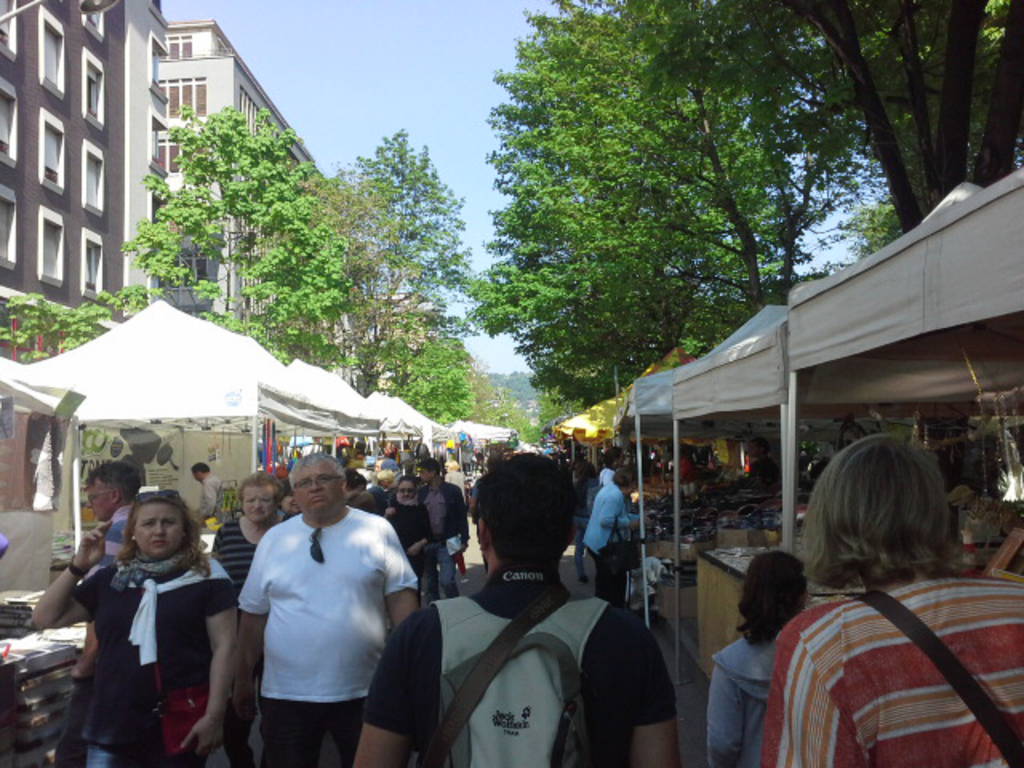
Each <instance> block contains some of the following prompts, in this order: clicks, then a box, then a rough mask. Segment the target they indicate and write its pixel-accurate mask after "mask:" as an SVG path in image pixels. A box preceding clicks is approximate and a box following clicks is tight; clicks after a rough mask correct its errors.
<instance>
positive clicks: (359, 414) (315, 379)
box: [261, 360, 381, 435]
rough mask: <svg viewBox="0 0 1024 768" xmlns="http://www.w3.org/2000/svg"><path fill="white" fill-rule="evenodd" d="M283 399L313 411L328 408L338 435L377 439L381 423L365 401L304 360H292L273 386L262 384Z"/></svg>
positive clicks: (333, 375) (345, 384)
mask: <svg viewBox="0 0 1024 768" xmlns="http://www.w3.org/2000/svg"><path fill="white" fill-rule="evenodd" d="M261 385H262V386H263V387H264V388H265V389H267V390H270V391H273V392H275V393H277V394H278V395H279V396H280V397H285V398H290V399H296V400H301V401H302V402H304V403H306V404H307V405H309V406H310V407H312V408H327V409H329V411H330V415H331V417H332V418H333V420H334V422H335V423H336V424H337V426H338V429H337V431H338V432H339V433H344V434H349V435H376V434H377V433H378V432H380V422H381V419H380V417H379V416H378V415H377V413H376V409H375V408H374V407H373V406H372V405H371V404H370V403H368V402H367V400H366V398H365V397H363V396H362V395H360V394H359V393H358V392H356V391H355V390H354V389H353V388H352V386H351V385H350V384H349V383H348V382H347V381H345V380H344V379H343V378H341V376H338V375H337V374H334V373H330V372H328V371H325V370H324V369H323V368H318V367H317V366H315V365H310V364H309V363H305V362H303V361H301V360H293V361H292V362H291V363H290V364H289V365H288V367H287V368H285V369H284V370H283V371H280V372H278V373H277V374H275V375H274V376H273V379H272V380H271V381H270V383H269V384H268V383H261Z"/></svg>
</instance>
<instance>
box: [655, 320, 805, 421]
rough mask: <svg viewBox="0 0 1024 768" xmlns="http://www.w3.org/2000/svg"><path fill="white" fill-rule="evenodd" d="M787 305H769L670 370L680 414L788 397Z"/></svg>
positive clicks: (727, 410) (752, 407)
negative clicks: (714, 344)
mask: <svg viewBox="0 0 1024 768" xmlns="http://www.w3.org/2000/svg"><path fill="white" fill-rule="evenodd" d="M785 333H786V307H784V306H776V305H770V306H767V307H765V308H764V309H762V310H761V311H760V312H758V313H757V314H756V315H754V316H753V317H752V318H750V319H749V320H748V321H747V322H746V323H744V324H743V325H742V326H740V327H739V328H738V329H737V330H736V331H735V332H734V333H733V334H732V335H731V336H729V338H727V339H726V340H725V341H723V342H722V343H721V344H719V345H718V346H717V347H715V348H714V349H713V350H711V351H710V352H708V354H706V355H704V357H702V358H700V359H699V360H697V361H696V362H693V363H690V364H689V365H684V366H681V367H679V368H676V369H675V370H674V371H673V372H672V373H673V374H674V379H673V383H672V391H673V394H672V402H673V411H674V414H675V417H676V418H677V419H694V418H703V417H708V416H712V415H716V414H737V413H745V412H751V411H758V410H761V409H765V408H771V407H773V406H777V405H779V404H781V403H783V402H784V401H785V399H786V375H785V374H786V361H785V349H786V345H785Z"/></svg>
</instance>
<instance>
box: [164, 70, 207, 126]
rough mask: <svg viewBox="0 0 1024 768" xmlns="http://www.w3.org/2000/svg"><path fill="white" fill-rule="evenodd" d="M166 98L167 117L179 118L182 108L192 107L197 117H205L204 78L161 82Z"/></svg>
mask: <svg viewBox="0 0 1024 768" xmlns="http://www.w3.org/2000/svg"><path fill="white" fill-rule="evenodd" d="M163 88H164V95H166V96H167V116H168V117H181V108H182V107H192V109H194V110H195V111H196V115H198V116H199V117H206V78H205V77H189V78H183V79H178V80H165V81H164V82H163Z"/></svg>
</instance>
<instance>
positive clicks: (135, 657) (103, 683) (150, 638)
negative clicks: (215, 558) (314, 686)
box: [32, 491, 235, 768]
mask: <svg viewBox="0 0 1024 768" xmlns="http://www.w3.org/2000/svg"><path fill="white" fill-rule="evenodd" d="M106 529H107V525H106V524H102V525H100V526H97V527H96V528H95V529H93V530H92V531H90V532H89V533H88V534H86V535H85V536H83V537H82V543H81V545H80V546H79V548H78V551H77V552H76V553H75V555H74V557H73V558H72V560H71V565H70V566H69V567H68V569H67V570H66V571H65V572H64V573H62V574H61V575H60V576H59V577H58V578H57V580H56V581H54V582H53V584H51V585H50V588H49V589H47V590H46V593H45V594H44V595H43V597H42V598H40V600H39V603H38V605H37V606H36V608H35V611H34V612H33V615H32V619H33V622H34V623H35V625H36V626H37V627H40V628H45V627H63V626H68V625H70V624H75V623H78V622H82V621H90V620H91V621H95V622H96V630H97V634H98V636H99V642H100V651H99V660H98V662H97V666H96V678H95V686H96V687H95V693H94V695H93V700H92V706H91V709H90V711H89V715H88V718H87V720H86V725H85V729H84V731H83V735H84V737H85V740H86V741H87V742H88V743H89V757H88V763H87V765H88V767H89V768H193V767H194V766H202V765H204V764H205V762H206V756H207V755H208V754H209V753H210V752H212V751H213V750H215V749H216V748H217V747H218V746H220V744H221V741H222V731H223V721H224V711H225V708H226V706H227V702H228V691H229V689H230V683H231V672H232V661H231V656H232V653H233V650H234V643H235V593H234V589H233V588H232V586H231V581H230V579H229V578H228V576H227V573H225V571H224V569H223V568H222V567H221V566H220V564H219V563H217V562H211V561H210V560H209V558H207V557H206V555H204V554H203V553H202V550H201V545H200V542H199V525H198V523H197V521H196V519H195V518H194V517H193V516H192V515H191V514H190V512H189V510H188V508H187V507H186V506H185V503H184V502H183V501H182V499H181V497H180V496H178V494H177V493H176V492H175V491H156V492H154V493H142V494H139V497H138V499H137V500H136V502H135V506H134V507H133V508H132V512H131V515H130V517H129V518H128V523H127V526H126V528H125V544H124V547H123V548H122V549H121V553H120V554H119V555H118V559H117V562H116V564H115V565H111V566H108V567H106V568H100V569H98V570H95V572H93V573H90V574H89V576H88V578H86V579H85V581H83V582H82V583H81V584H79V583H78V582H79V580H81V579H82V578H83V577H85V576H86V574H87V573H88V572H89V571H90V569H94V566H96V565H97V564H98V563H99V561H100V558H101V557H102V556H103V552H104V535H105V534H106Z"/></svg>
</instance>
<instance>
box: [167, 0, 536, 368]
mask: <svg viewBox="0 0 1024 768" xmlns="http://www.w3.org/2000/svg"><path fill="white" fill-rule="evenodd" d="M549 8H550V3H549V2H547V0H333V1H331V2H326V1H322V0H290V1H289V2H274V3H272V2H268V1H267V0H230V2H229V1H228V0H163V11H164V15H165V16H166V17H167V19H168V20H169V21H187V20H194V19H210V18H212V19H216V20H217V22H218V23H219V24H220V26H221V28H222V29H223V30H224V33H225V34H226V35H227V36H228V38H229V39H230V40H231V43H232V45H233V46H234V47H235V49H236V51H237V52H238V53H239V54H240V55H241V56H242V58H243V59H245V62H246V64H248V65H249V68H250V69H251V70H252V71H253V73H254V74H255V75H256V77H257V78H258V79H259V81H260V83H261V84H262V85H263V87H264V89H265V90H266V91H267V93H268V94H269V95H270V98H271V99H273V101H274V103H275V104H276V105H277V107H278V109H280V110H281V112H282V113H283V114H284V116H285V118H286V119H287V120H288V121H289V122H290V123H291V125H292V127H293V128H295V130H296V131H297V132H298V134H299V135H300V136H301V137H302V138H303V140H304V141H305V142H306V145H307V146H308V147H309V149H310V151H311V152H312V153H313V155H314V157H315V158H316V161H317V164H318V165H319V166H320V169H321V170H322V171H324V172H325V173H333V172H334V171H335V170H336V169H337V168H338V167H340V166H348V165H350V164H351V163H352V162H353V161H354V160H355V159H356V157H358V156H360V155H369V154H371V153H372V152H373V150H374V148H375V147H376V146H377V145H378V144H379V143H380V141H381V139H382V138H383V137H385V136H390V135H392V134H393V133H395V132H396V131H399V130H402V129H405V130H406V131H408V132H409V137H410V140H411V142H412V144H413V145H414V146H416V147H422V146H424V145H426V146H427V147H428V148H429V150H430V155H431V158H432V159H433V161H434V165H435V166H436V167H437V169H438V173H439V174H440V176H441V179H442V180H443V181H444V182H445V183H446V184H447V185H448V186H449V187H451V188H452V190H453V191H454V192H455V194H456V195H458V196H459V197H462V198H464V199H465V207H464V209H463V218H464V220H465V222H466V232H465V243H466V245H468V246H469V247H470V248H471V249H472V250H473V256H474V268H475V269H477V270H481V269H484V268H486V267H487V266H488V264H489V263H490V259H489V257H488V255H487V253H486V251H485V249H484V243H486V242H487V241H488V240H489V239H490V238H491V235H492V231H493V230H492V227H491V217H490V214H489V211H491V210H495V209H498V208H500V207H502V198H501V196H500V195H499V194H498V193H497V192H495V191H494V189H493V182H494V174H493V172H492V169H491V167H490V166H489V165H488V164H487V162H486V157H487V154H488V153H489V152H491V151H492V150H493V149H495V148H496V141H495V137H494V134H493V132H492V131H491V129H490V127H489V126H488V125H487V117H488V114H489V112H490V110H491V108H492V107H494V106H495V105H497V104H499V103H500V102H501V101H502V100H503V98H504V92H503V91H502V89H500V88H499V87H498V86H497V85H495V84H494V82H493V76H494V73H495V72H496V71H497V70H501V69H511V68H512V67H513V65H514V63H515V41H516V40H517V39H519V38H522V37H525V36H527V35H528V34H529V26H528V25H527V23H526V20H525V15H524V14H525V12H526V11H533V12H539V11H547V10H548V9H549ZM467 346H468V347H469V350H470V352H472V353H473V354H474V355H475V356H476V357H477V358H478V359H480V360H481V361H483V363H484V364H485V365H486V366H487V368H488V369H489V370H491V371H493V372H496V373H511V372H513V371H517V370H518V371H527V370H529V368H528V366H527V365H526V362H525V361H524V360H523V359H522V358H521V357H520V356H519V355H517V354H515V350H514V347H513V344H512V341H511V339H509V338H507V337H500V338H497V339H488V338H487V337H486V336H483V337H474V338H471V339H469V340H468V341H467Z"/></svg>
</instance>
